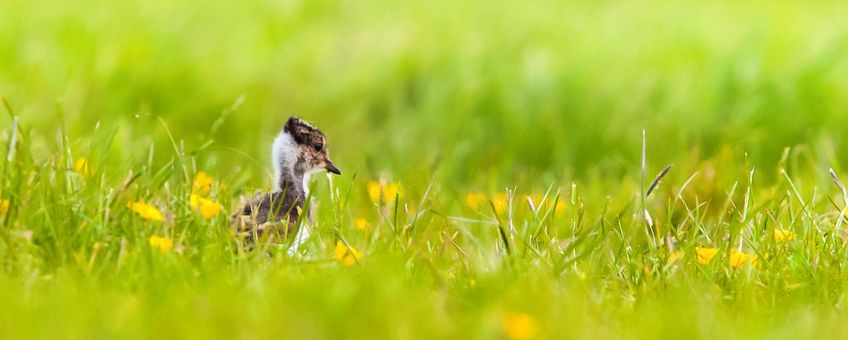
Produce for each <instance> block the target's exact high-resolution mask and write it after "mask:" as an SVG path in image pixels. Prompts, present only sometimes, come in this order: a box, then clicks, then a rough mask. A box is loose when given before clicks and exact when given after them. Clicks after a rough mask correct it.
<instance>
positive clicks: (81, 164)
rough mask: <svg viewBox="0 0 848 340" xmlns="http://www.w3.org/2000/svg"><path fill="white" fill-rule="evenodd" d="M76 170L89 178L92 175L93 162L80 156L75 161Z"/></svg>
mask: <svg viewBox="0 0 848 340" xmlns="http://www.w3.org/2000/svg"><path fill="white" fill-rule="evenodd" d="M74 171H76V173H78V174H80V175H82V177H85V178H88V177H89V176H91V162H89V161H88V159H86V158H83V157H80V158H79V159H77V161H76V162H74Z"/></svg>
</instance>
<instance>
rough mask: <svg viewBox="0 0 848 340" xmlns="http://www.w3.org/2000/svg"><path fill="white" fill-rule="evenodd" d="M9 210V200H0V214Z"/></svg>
mask: <svg viewBox="0 0 848 340" xmlns="http://www.w3.org/2000/svg"><path fill="white" fill-rule="evenodd" d="M7 211H9V200H0V215H2V214H5V213H6V212H7Z"/></svg>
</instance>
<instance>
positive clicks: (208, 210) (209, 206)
mask: <svg viewBox="0 0 848 340" xmlns="http://www.w3.org/2000/svg"><path fill="white" fill-rule="evenodd" d="M188 204H189V206H191V210H195V211H197V210H198V209H199V210H200V216H203V217H204V218H212V217H215V216H218V214H219V213H221V210H223V209H224V207H222V206H221V204H219V203H218V202H215V201H213V200H210V199H207V198H203V197H201V196H199V195H191V196H190V197H189V200H188Z"/></svg>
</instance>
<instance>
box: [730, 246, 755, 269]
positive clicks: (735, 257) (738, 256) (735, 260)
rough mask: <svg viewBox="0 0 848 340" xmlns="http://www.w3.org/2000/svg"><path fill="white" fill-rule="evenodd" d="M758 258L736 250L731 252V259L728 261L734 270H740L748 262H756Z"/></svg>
mask: <svg viewBox="0 0 848 340" xmlns="http://www.w3.org/2000/svg"><path fill="white" fill-rule="evenodd" d="M756 258H757V257H756V256H755V255H753V254H750V253H746V252H741V251H736V250H734V251H731V252H730V257H729V258H728V259H727V260H728V263H729V264H730V266H731V267H733V269H739V268H742V265H744V264H745V262H746V261H748V260H751V261H754V260H756Z"/></svg>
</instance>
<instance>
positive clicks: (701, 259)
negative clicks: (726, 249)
mask: <svg viewBox="0 0 848 340" xmlns="http://www.w3.org/2000/svg"><path fill="white" fill-rule="evenodd" d="M716 254H718V249H716V248H702V247H695V258H696V259H697V260H698V263H700V264H709V263H710V261H712V259H713V257H715V256H716Z"/></svg>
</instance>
